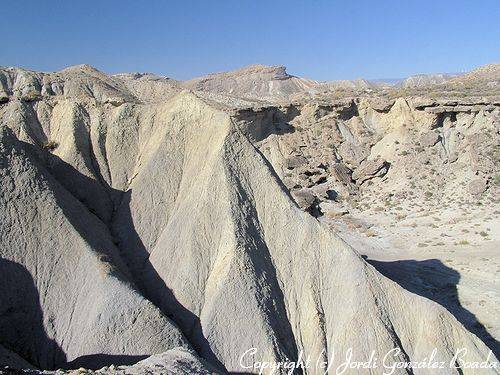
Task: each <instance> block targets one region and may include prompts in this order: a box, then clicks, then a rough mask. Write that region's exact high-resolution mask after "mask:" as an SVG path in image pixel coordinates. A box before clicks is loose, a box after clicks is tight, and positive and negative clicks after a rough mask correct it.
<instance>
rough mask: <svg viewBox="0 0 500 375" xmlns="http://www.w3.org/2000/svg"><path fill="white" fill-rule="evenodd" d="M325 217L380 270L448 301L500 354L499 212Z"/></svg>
mask: <svg viewBox="0 0 500 375" xmlns="http://www.w3.org/2000/svg"><path fill="white" fill-rule="evenodd" d="M324 220H325V221H326V222H327V224H328V225H330V226H332V228H333V229H334V230H335V231H336V232H338V233H339V235H340V236H341V237H342V238H343V239H344V240H346V241H347V242H348V243H350V244H352V245H353V246H354V247H355V248H356V249H358V251H360V253H361V254H362V255H364V256H366V257H367V259H368V260H369V261H370V263H371V264H373V265H374V266H375V267H376V268H377V269H378V270H379V271H381V272H382V273H383V274H385V275H386V276H388V277H389V278H391V279H393V280H394V281H396V282H398V283H399V284H400V285H402V286H403V287H404V288H406V289H407V290H409V291H411V292H413V293H416V294H419V295H422V296H424V297H427V298H430V299H432V300H434V301H436V302H438V303H440V304H441V305H443V306H445V307H446V308H447V309H448V310H449V311H450V312H452V313H453V314H454V315H455V317H456V318H457V319H458V320H459V321H461V322H462V324H463V325H464V326H465V327H467V328H468V329H469V330H470V331H471V332H473V333H475V334H476V335H477V336H478V337H480V338H481V339H482V340H483V341H484V342H485V343H486V344H487V345H488V346H489V347H490V348H491V349H492V350H493V351H494V353H496V355H497V357H498V356H499V354H500V345H499V340H500V210H498V209H497V210H495V209H492V206H491V205H489V206H475V207H468V208H463V207H460V206H459V205H456V206H452V207H449V208H448V209H439V210H436V209H432V208H431V209H428V210H421V211H420V212H414V213H409V214H405V213H404V212H403V213H401V212H399V211H398V212H395V211H394V210H388V211H384V212H374V211H370V210H368V211H355V212H350V213H349V214H348V215H345V216H342V217H340V218H336V219H332V218H330V219H324ZM353 229H354V230H353Z"/></svg>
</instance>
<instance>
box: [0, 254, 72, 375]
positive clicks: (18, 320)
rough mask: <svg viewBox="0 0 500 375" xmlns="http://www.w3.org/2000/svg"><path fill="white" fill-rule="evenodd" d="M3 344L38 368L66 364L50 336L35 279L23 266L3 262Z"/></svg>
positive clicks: (0, 312) (0, 325)
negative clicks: (44, 322) (46, 329)
mask: <svg viewBox="0 0 500 375" xmlns="http://www.w3.org/2000/svg"><path fill="white" fill-rule="evenodd" d="M0 278H1V279H0V280H1V282H0V343H1V344H2V345H3V346H4V347H6V348H7V349H9V350H11V351H12V352H14V353H16V354H18V355H19V356H20V357H21V358H23V359H25V360H26V361H27V362H29V363H31V364H33V365H34V366H36V367H38V368H43V369H54V368H55V367H56V366H57V364H59V363H64V362H66V355H65V353H64V352H63V350H62V349H61V348H60V347H59V345H58V344H57V343H56V342H55V341H54V340H52V339H50V338H49V337H48V336H47V333H46V332H45V328H44V324H43V312H42V308H41V306H40V298H39V294H38V290H37V288H36V285H35V282H34V280H33V277H32V276H31V274H30V272H29V271H28V270H27V269H26V268H25V267H24V266H23V265H21V264H19V263H17V262H14V261H11V260H8V259H5V258H0Z"/></svg>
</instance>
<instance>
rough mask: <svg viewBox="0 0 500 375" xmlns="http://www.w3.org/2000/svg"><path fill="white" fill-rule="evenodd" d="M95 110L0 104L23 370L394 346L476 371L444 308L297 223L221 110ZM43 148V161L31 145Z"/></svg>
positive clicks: (478, 352) (269, 173)
mask: <svg viewBox="0 0 500 375" xmlns="http://www.w3.org/2000/svg"><path fill="white" fill-rule="evenodd" d="M86 79H89V78H88V77H82V80H86ZM103 80H104V79H103ZM18 85H19V84H18ZM21 86H22V85H21ZM92 87H99V86H96V85H92ZM20 90H21V92H22V91H23V89H22V88H20ZM64 91H66V90H64ZM112 94H113V95H115V93H114V92H113V93H112ZM126 95H128V94H127V93H122V94H121V96H119V97H126ZM92 96H93V97H96V95H94V94H92ZM103 99H104V100H103V101H104V103H103V102H101V101H99V100H95V99H94V98H92V97H82V98H78V99H74V98H68V99H64V98H61V97H59V96H52V97H50V98H47V99H44V100H37V101H26V100H23V101H21V100H16V99H12V100H10V101H9V102H8V103H6V104H4V105H2V107H0V108H1V110H0V115H1V118H2V125H3V126H6V127H8V128H11V129H12V130H13V132H14V134H15V137H17V138H18V139H19V140H20V141H22V142H24V143H21V142H20V141H17V140H16V139H15V138H14V136H13V135H12V134H11V133H10V130H7V129H5V127H4V128H3V129H2V171H3V173H4V175H5V177H4V178H5V179H6V180H5V181H10V182H9V183H7V184H2V189H3V190H4V192H3V194H2V200H3V202H2V204H3V206H2V212H7V213H8V216H7V218H8V219H9V220H7V221H2V224H1V225H2V238H1V241H2V247H1V252H2V254H1V255H2V257H3V258H4V259H5V262H7V263H6V264H10V263H13V262H15V263H14V266H12V267H14V268H16V269H17V268H19V267H22V268H23V269H26V270H27V271H26V272H24V273H25V274H26V275H27V277H26V279H27V281H26V283H27V284H30V283H31V284H33V283H34V285H36V288H35V287H33V288H32V289H33V291H32V293H33V296H34V297H33V298H32V299H31V302H30V303H32V304H34V305H36V302H38V303H39V305H40V306H41V307H40V310H41V312H40V313H37V314H38V315H37V316H36V317H33V318H32V320H33V324H38V325H39V327H43V330H42V329H40V330H39V331H40V332H41V333H40V336H41V337H39V338H30V337H26V339H25V342H12V339H13V337H15V336H14V335H13V334H7V335H2V339H3V341H2V344H4V345H7V346H9V348H13V349H15V350H18V351H20V352H22V353H23V354H24V355H25V356H26V357H27V358H28V359H29V360H30V362H32V363H36V364H37V365H39V366H41V367H52V366H60V365H63V364H64V362H65V360H67V361H71V360H73V359H75V358H78V357H80V356H85V355H90V354H96V353H105V354H111V355H123V354H129V355H144V354H155V353H161V352H164V351H167V350H168V349H171V348H173V347H175V346H185V347H191V345H192V347H193V348H194V349H196V351H197V353H198V354H199V355H201V356H202V357H204V358H205V359H207V360H208V361H209V362H211V363H212V364H215V365H218V366H221V365H222V366H223V367H225V368H226V369H227V370H229V371H241V367H240V366H239V357H240V355H241V354H242V353H243V352H245V351H246V350H247V349H248V348H250V347H254V346H255V347H257V348H258V349H259V352H258V355H257V356H256V357H255V358H254V360H268V361H279V360H284V359H285V357H289V358H291V359H294V358H295V357H296V356H297V353H298V352H299V351H304V352H305V355H310V356H311V357H313V358H318V357H321V356H322V355H323V354H322V351H323V350H331V348H335V351H337V352H339V353H342V352H345V350H346V349H347V348H349V347H353V348H355V351H356V353H359V357H360V358H367V357H368V355H369V354H370V352H371V350H372V349H374V348H375V349H376V350H377V351H378V352H379V353H385V352H387V351H388V350H389V349H392V348H393V347H400V348H402V349H403V354H401V355H400V357H399V360H404V359H408V358H410V359H412V360H418V359H422V358H424V357H426V356H428V355H429V353H430V352H431V351H432V349H433V348H434V347H437V348H438V350H439V358H440V359H442V360H447V361H449V360H450V358H451V356H452V354H453V352H454V351H455V350H456V349H458V348H462V347H467V348H468V349H469V350H470V352H469V356H468V359H469V360H478V361H481V360H483V359H485V358H486V356H487V349H486V347H485V346H484V344H482V343H481V342H480V341H479V340H478V339H477V338H476V337H474V336H473V335H472V334H470V333H468V332H467V331H465V329H464V328H463V327H462V326H461V325H460V324H459V323H458V322H457V321H456V320H455V318H454V317H453V316H451V315H450V314H449V313H448V312H447V311H446V310H445V309H444V308H442V307H440V306H438V305H437V304H435V303H433V302H430V301H428V300H425V299H423V298H421V297H417V296H415V295H412V294H410V293H408V292H406V291H404V290H403V289H402V288H400V287H399V286H397V285H396V284H394V283H393V282H391V281H389V280H388V279H386V278H384V277H383V276H381V275H380V274H379V273H378V272H377V271H375V270H374V269H373V268H372V267H371V266H369V265H368V264H366V263H365V262H364V261H363V260H362V259H361V258H360V256H359V255H358V254H357V253H356V252H355V251H354V250H352V249H351V248H350V247H349V246H348V245H346V244H345V243H344V242H343V241H341V240H340V239H338V238H337V237H336V236H335V235H333V234H332V233H331V232H330V231H329V230H328V229H327V228H326V227H325V226H323V225H321V224H319V223H318V222H317V221H316V220H315V219H314V218H312V217H310V216H309V215H307V214H306V213H304V212H302V211H301V210H299V208H298V207H297V206H296V205H295V204H294V203H293V201H292V200H291V199H290V197H289V196H288V194H287V191H286V189H285V187H284V186H283V185H282V183H281V182H280V180H279V179H278V178H277V176H276V175H275V174H274V171H273V170H272V169H271V168H270V167H269V164H267V162H266V160H265V159H264V158H263V156H262V155H261V154H260V153H259V152H258V151H257V150H256V148H255V147H254V145H253V144H252V143H251V142H250V141H249V140H248V138H247V136H246V133H244V132H243V131H242V129H240V128H239V127H238V126H237V125H236V124H235V122H234V120H233V119H232V118H231V117H230V116H229V115H228V114H227V113H225V112H223V111H221V110H218V109H215V108H214V107H213V106H210V105H208V104H207V103H206V102H205V101H203V100H201V99H200V98H198V97H197V96H195V95H193V94H191V93H181V94H179V95H177V96H176V97H174V98H173V99H171V100H169V101H167V102H164V103H161V104H156V105H152V104H150V105H141V104H128V103H126V104H123V105H119V106H115V105H116V103H115V104H113V103H110V102H109V101H107V100H106V98H103ZM106 101H107V102H108V104H106ZM49 141H53V142H55V143H56V144H58V146H57V147H55V148H54V150H53V152H52V153H49V152H48V151H47V150H42V147H40V146H43V145H47V144H48V143H49ZM29 144H31V145H34V147H30V146H29ZM46 148H47V147H46ZM26 149H30V150H29V151H26ZM61 184H62V185H61ZM75 198H76V199H75ZM78 200H79V201H81V202H83V204H82V203H80V202H78ZM84 205H85V206H84ZM12 207H14V208H12ZM87 208H88V210H89V211H90V212H92V213H93V214H92V213H90V212H88V211H87ZM27 212H31V214H30V215H27V214H26V213H27ZM47 217H50V220H47ZM55 223H57V226H56V225H54V224H55ZM35 224H36V225H35ZM41 250H42V251H44V252H43V256H41V257H40V256H39V252H40V251H41ZM103 255H104V257H103ZM103 259H104V261H103ZM9 267H10V266H9ZM52 267H55V269H53V268H52ZM16 272H17V273H20V272H21V271H16ZM18 277H20V276H16V279H15V280H17V278H18ZM54 277H55V278H54ZM30 278H31V279H33V280H34V281H31V279H30ZM130 280H133V281H134V284H135V285H137V287H138V288H139V290H140V291H141V293H139V292H137V291H136V289H135V287H134V286H133V285H132V284H131V283H130V282H129V281H130ZM19 285H22V284H19V283H18V282H16V283H15V284H14V285H12V286H10V287H8V288H4V289H5V290H3V291H2V292H3V293H6V294H7V296H8V295H9V294H8V293H12V291H14V290H16V287H19ZM82 285H83V286H82ZM24 288H27V286H26V287H24ZM82 288H83V289H82ZM141 294H142V295H144V296H146V297H147V298H148V299H149V300H151V301H152V302H153V303H154V304H155V305H156V306H158V308H159V309H160V310H161V311H162V312H163V314H164V315H162V314H161V313H160V312H159V310H158V309H156V308H155V307H154V306H153V305H152V304H150V303H149V302H148V301H147V300H145V299H144V298H143V297H142V296H141ZM60 296H66V299H65V300H60V299H59V298H58V297H60ZM96 301H99V302H100V303H102V304H101V305H97V304H96ZM14 303H15V306H13V310H14V311H16V309H17V308H20V307H16V306H22V303H23V302H21V301H19V302H17V301H15V300H14ZM21 310H22V311H23V309H22V308H21ZM32 310H33V309H32V306H30V309H28V311H32ZM99 313H100V314H101V315H99ZM136 316H137V318H136V320H135V323H134V324H132V322H133V321H134V317H136ZM165 316H168V317H169V318H170V319H172V320H173V321H174V322H175V324H172V323H171V322H170V320H169V318H166V317H165ZM285 317H286V318H285ZM9 319H10V318H9ZM359 322H369V324H362V325H360V324H359ZM9 323H11V320H8V319H7V320H4V321H3V322H2V323H1V327H2V329H6V328H4V327H7V325H8V324H9ZM131 324H132V325H131ZM16 326H17V325H16ZM110 326H111V327H114V328H113V329H112V330H110V329H109V328H110ZM176 326H178V327H179V328H180V330H181V331H182V332H183V335H181V334H180V333H179V330H178V329H177V328H176ZM116 328H119V331H118V332H117V331H115V329H116ZM42 333H45V335H46V337H44V336H43V334H42ZM118 335H120V336H121V337H120V339H118ZM123 335H128V336H126V337H123ZM21 337H23V336H21ZM184 337H186V339H187V340H186V339H184ZM9 340H10V341H9ZM34 340H42V342H47V343H48V344H43V345H36V341H34ZM43 340H45V341H43ZM188 341H189V344H188ZM33 345H34V346H33ZM57 347H59V348H60V350H59V349H56V348H57ZM56 354H57V355H56ZM64 356H66V358H64ZM439 358H438V359H439ZM312 371H314V370H312ZM450 371H451V370H450ZM463 372H464V373H468V370H467V369H463ZM312 373H314V372H312ZM470 373H473V372H470Z"/></svg>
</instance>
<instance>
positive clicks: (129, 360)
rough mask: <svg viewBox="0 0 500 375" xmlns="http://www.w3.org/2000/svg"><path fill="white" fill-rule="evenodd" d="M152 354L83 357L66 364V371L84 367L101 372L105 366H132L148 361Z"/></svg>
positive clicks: (92, 355)
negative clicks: (144, 360)
mask: <svg viewBox="0 0 500 375" xmlns="http://www.w3.org/2000/svg"><path fill="white" fill-rule="evenodd" d="M149 356H150V354H146V355H115V354H102V353H99V354H89V355H82V356H81V357H78V358H76V359H74V360H72V361H71V362H68V363H66V364H65V365H64V366H63V368H64V369H78V368H80V367H84V368H87V369H90V370H99V369H101V368H103V367H105V366H111V365H115V366H117V365H119V366H130V365H134V364H136V363H137V362H139V361H142V360H143V359H146V358H148V357H149Z"/></svg>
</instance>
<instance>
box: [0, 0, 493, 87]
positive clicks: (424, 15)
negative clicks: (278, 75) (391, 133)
mask: <svg viewBox="0 0 500 375" xmlns="http://www.w3.org/2000/svg"><path fill="white" fill-rule="evenodd" d="M1 13H2V22H1V23H0V35H2V43H1V46H0V65H3V66H22V67H25V68H30V69H35V70H43V71H53V70H59V69H61V68H64V67H66V66H69V65H75V64H81V63H88V64H90V65H93V66H95V67H96V68H98V69H100V70H102V71H105V72H109V73H117V72H137V71H139V72H154V73H158V74H162V75H167V76H170V77H174V78H178V79H187V78H191V77H195V76H200V75H204V74H207V73H210V72H218V71H225V70H232V69H235V68H238V67H241V66H244V65H249V64H254V63H261V64H266V65H285V66H287V68H288V72H289V73H291V74H294V75H299V76H304V77H309V78H313V79H318V80H334V79H344V78H345V79H353V78H357V77H365V78H372V79H373V78H393V77H403V76H407V75H411V74H416V73H431V72H460V71H464V70H470V69H471V68H474V67H476V66H479V65H483V64H486V63H489V62H500V0H482V1H481V0H476V1H472V0H471V1H465V0H433V1H427V0H420V1H412V0H398V1H396V0H385V1H384V0H379V1H375V0H373V1H361V0H358V1H355V0H351V1H347V0H345V1H336V0H332V1H313V0H310V1H294V0H289V1H257V0H255V1H245V0H242V1H237V0H233V1H223V0H220V1H217V0H213V1H208V0H207V1H189V0H185V1H139V0H136V1H128V0H120V1H114V0H87V1H76V0H75V1H72V0H67V1H62V0H61V1H50V0H47V1H40V0H37V1H32V0H30V1H23V0H8V1H4V2H2V6H1Z"/></svg>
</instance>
